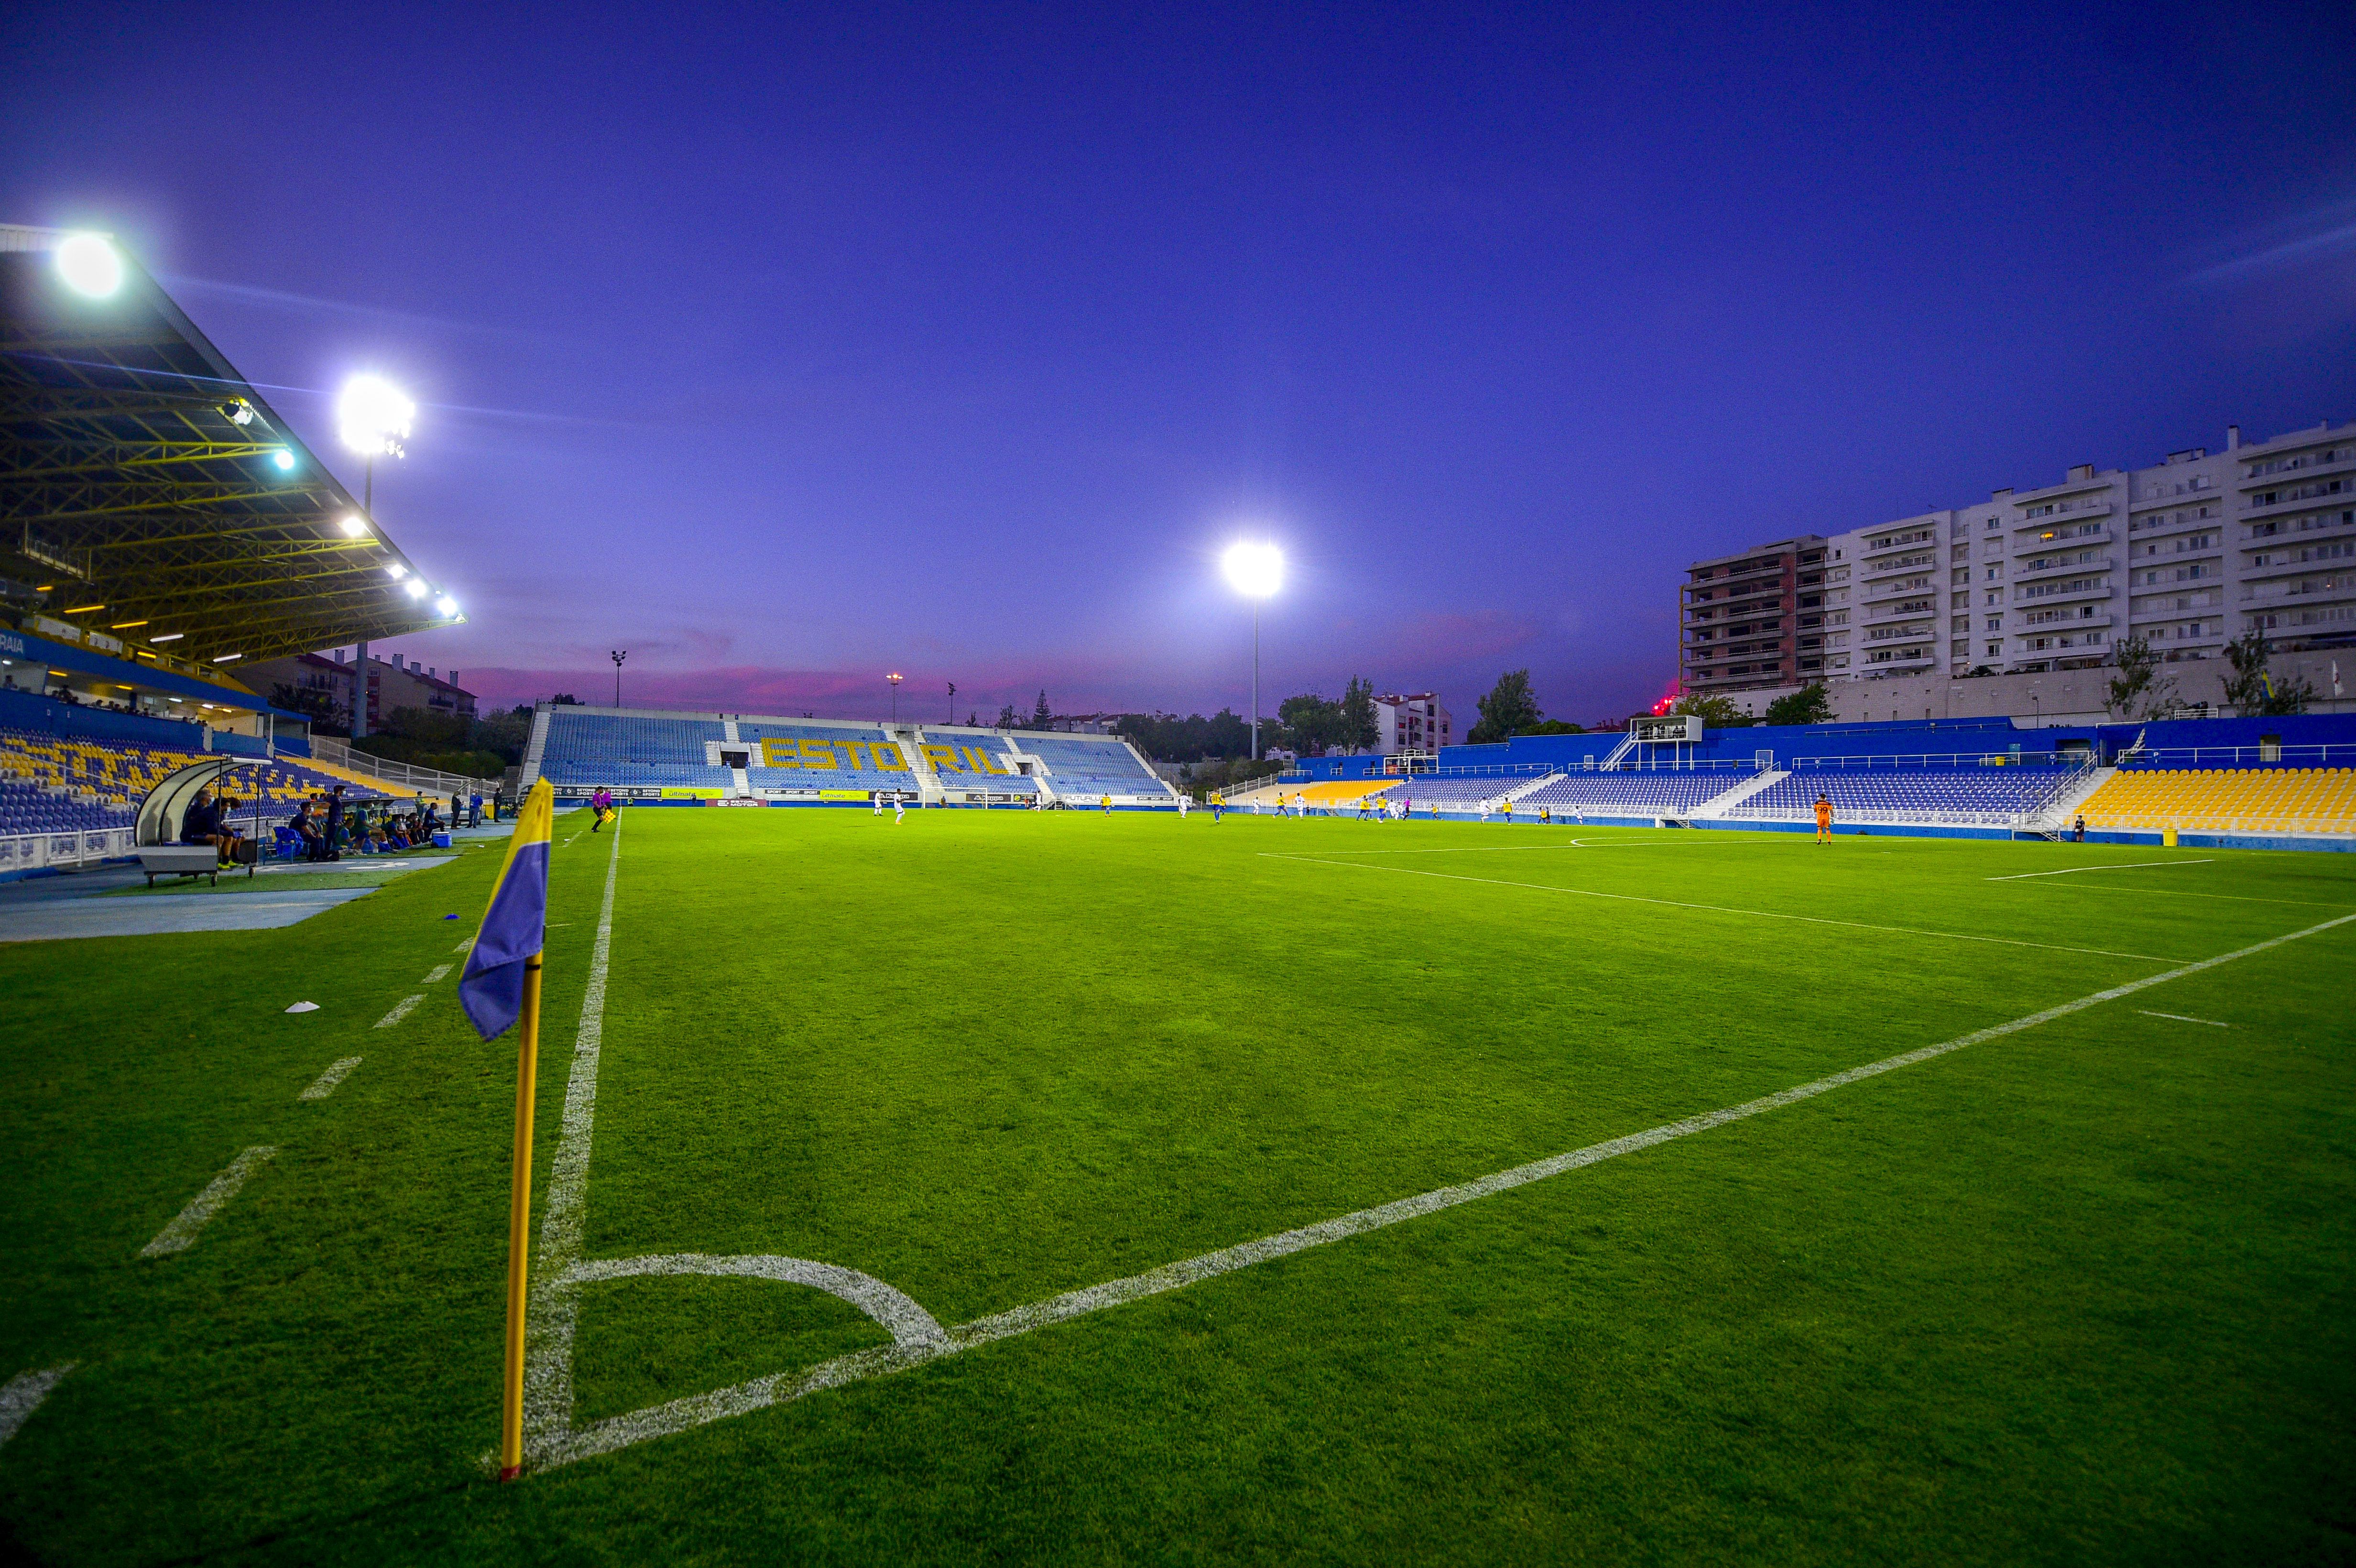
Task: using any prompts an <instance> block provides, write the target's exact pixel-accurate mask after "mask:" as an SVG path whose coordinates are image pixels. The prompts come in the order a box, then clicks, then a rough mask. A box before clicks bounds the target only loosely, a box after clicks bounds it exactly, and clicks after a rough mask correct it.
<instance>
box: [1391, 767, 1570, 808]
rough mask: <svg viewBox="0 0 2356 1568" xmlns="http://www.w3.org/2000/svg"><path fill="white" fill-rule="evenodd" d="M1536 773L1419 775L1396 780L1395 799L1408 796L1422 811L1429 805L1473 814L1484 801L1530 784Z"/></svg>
mask: <svg viewBox="0 0 2356 1568" xmlns="http://www.w3.org/2000/svg"><path fill="white" fill-rule="evenodd" d="M1534 776H1535V775H1534V774H1530V773H1521V774H1512V773H1507V774H1498V773H1474V774H1471V775H1469V776H1468V775H1462V774H1451V773H1418V774H1416V775H1415V776H1414V777H1412V778H1405V779H1400V780H1398V781H1397V787H1396V791H1395V794H1394V796H1393V798H1397V797H1398V796H1399V795H1404V796H1406V797H1407V798H1408V800H1411V801H1413V802H1414V803H1415V809H1416V810H1418V811H1421V810H1423V809H1425V808H1426V807H1428V806H1430V807H1437V808H1438V809H1440V810H1441V811H1471V810H1472V809H1473V808H1474V807H1475V806H1477V805H1480V803H1481V802H1483V801H1484V800H1492V799H1494V798H1495V797H1496V796H1498V795H1505V794H1508V793H1510V792H1512V791H1514V790H1517V789H1519V788H1521V787H1522V786H1523V785H1524V784H1528V783H1529V782H1530V780H1531V778H1532V777H1534Z"/></svg>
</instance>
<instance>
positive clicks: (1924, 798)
mask: <svg viewBox="0 0 2356 1568" xmlns="http://www.w3.org/2000/svg"><path fill="white" fill-rule="evenodd" d="M2074 772H2075V770H2074V769H2072V768H2070V767H2068V766H2066V765H2063V766H2054V767H1972V766H1965V767H1959V768H1858V769H1841V768H1805V767H1804V768H1802V769H1800V770H1799V771H1798V772H1796V773H1793V774H1792V775H1791V776H1790V777H1788V778H1783V779H1778V780H1776V781H1775V783H1773V784H1769V785H1768V786H1767V787H1766V788H1765V789H1763V790H1761V791H1760V792H1759V793H1758V794H1757V795H1752V796H1751V798H1750V799H1749V800H1746V801H1744V802H1743V803H1742V804H1741V805H1738V806H1735V807H1733V808H1732V809H1731V810H1730V811H1729V812H1727V814H1726V815H1727V816H1730V817H1759V818H1775V819H1783V820H1794V821H1804V820H1806V819H1807V818H1808V817H1809V816H1812V815H1813V814H1814V811H1815V800H1816V796H1817V795H1819V794H1822V795H1825V796H1826V797H1827V798H1829V799H1830V800H1831V801H1832V803H1833V816H1834V818H1835V819H1836V820H1837V821H1849V822H1858V821H1862V822H1890V823H1924V824H1937V823H1946V824H1952V825H1954V826H1958V827H1968V826H1977V827H2002V826H2005V825H2007V824H2009V823H2011V822H2012V821H2014V820H2015V819H2017V818H2018V817H2019V816H2022V815H2023V814H2025V813H2027V812H2030V811H2033V810H2035V809H2036V808H2037V807H2038V806H2040V805H2043V804H2045V802H2046V801H2047V800H2049V799H2051V796H2052V794H2053V792H2054V791H2055V790H2056V789H2058V788H2060V787H2061V784H2063V783H2064V782H2066V781H2067V780H2068V779H2069V778H2071V777H2072V776H2073V774H2074Z"/></svg>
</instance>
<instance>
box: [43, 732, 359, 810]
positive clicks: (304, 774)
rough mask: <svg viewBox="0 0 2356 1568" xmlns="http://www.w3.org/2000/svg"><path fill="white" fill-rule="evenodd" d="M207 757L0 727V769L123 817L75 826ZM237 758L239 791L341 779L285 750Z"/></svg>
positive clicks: (133, 804)
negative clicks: (274, 754)
mask: <svg viewBox="0 0 2356 1568" xmlns="http://www.w3.org/2000/svg"><path fill="white" fill-rule="evenodd" d="M208 760H209V758H208V757H207V755H206V754H205V753H203V752H176V751H167V750H165V749H163V748H161V747H155V746H134V745H125V744H120V743H113V742H107V741H90V740H80V739H70V738H65V737H59V736H56V735H45V734H34V733H29V732H27V731H13V730H12V731H0V777H5V776H9V775H14V777H15V778H16V779H17V780H19V781H22V782H23V783H25V784H28V785H32V786H46V788H48V789H63V790H67V791H70V792H71V793H72V794H73V795H81V796H94V797H96V798H95V801H94V802H85V803H84V804H85V805H87V806H88V808H89V809H91V810H97V811H101V812H112V813H115V814H117V815H119V816H120V817H121V821H120V822H117V821H116V820H114V819H113V818H112V817H109V818H108V819H107V820H104V821H101V820H98V819H97V818H95V817H92V818H90V819H88V820H86V821H77V822H76V823H75V824H74V825H75V826H85V827H115V826H123V825H127V824H128V823H129V822H130V821H131V820H132V819H133V817H134V816H136V814H137V809H138V805H139V803H140V802H141V801H142V800H144V799H145V798H146V795H147V792H148V791H149V790H151V789H153V788H155V785H156V784H159V783H161V782H162V781H163V780H164V779H165V778H166V777H167V776H169V775H170V774H172V773H176V772H177V771H178V770H179V769H181V768H184V767H187V765H188V764H189V763H200V762H205V761H208ZM236 761H237V762H238V763H240V766H239V768H238V771H237V772H236V773H235V774H234V775H232V778H231V780H230V784H229V786H228V787H229V789H230V794H232V795H236V796H237V797H238V798H240V799H260V800H262V801H265V802H278V801H296V800H302V799H305V798H306V797H308V796H309V795H313V794H314V793H316V792H320V791H324V790H326V789H327V788H329V787H330V786H331V785H333V784H337V783H342V782H344V781H343V780H341V779H337V778H331V777H329V776H328V775H327V774H326V773H321V772H319V771H318V770H316V768H314V767H312V766H311V765H309V764H308V763H297V762H295V761H293V760H292V759H289V758H284V757H281V758H277V759H274V760H269V761H264V760H262V759H259V758H254V759H246V758H239V759H236ZM344 793H345V795H346V796H347V797H348V798H350V799H353V800H382V799H386V798H389V796H388V794H387V792H385V791H384V790H382V789H381V788H380V787H378V788H371V787H369V786H365V785H361V786H353V787H347V789H346V790H345V792H344ZM0 831H5V829H0ZM27 831H37V829H27Z"/></svg>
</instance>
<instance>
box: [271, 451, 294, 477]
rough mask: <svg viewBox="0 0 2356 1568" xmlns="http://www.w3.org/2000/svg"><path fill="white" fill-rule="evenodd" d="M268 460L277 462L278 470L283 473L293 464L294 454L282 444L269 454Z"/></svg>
mask: <svg viewBox="0 0 2356 1568" xmlns="http://www.w3.org/2000/svg"><path fill="white" fill-rule="evenodd" d="M270 461H271V462H273V463H275V464H278V469H279V472H280V473H282V474H283V473H284V472H285V471H286V470H287V469H289V468H292V467H294V466H295V454H294V453H291V452H289V451H287V450H286V449H285V448H284V447H283V446H282V447H280V448H279V449H278V450H277V451H275V452H273V453H271V454H270Z"/></svg>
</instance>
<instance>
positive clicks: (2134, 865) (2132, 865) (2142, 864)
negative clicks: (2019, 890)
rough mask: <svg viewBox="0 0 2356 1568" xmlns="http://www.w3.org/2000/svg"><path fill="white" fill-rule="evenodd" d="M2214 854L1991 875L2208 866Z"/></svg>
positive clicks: (2015, 877)
mask: <svg viewBox="0 0 2356 1568" xmlns="http://www.w3.org/2000/svg"><path fill="white" fill-rule="evenodd" d="M2216 859H2217V858H2216V857H2215V856H2214V855H2203V856H2202V857H2201V859H2197V860H2128V861H2126V862H2124V863H2122V864H2120V865H2116V866H2067V867H2064V868H2063V869H2061V870H2058V871H2015V872H2014V873H2013V874H2012V875H2011V876H2008V877H1989V878H1987V880H1988V881H1991V882H2025V881H2027V880H2029V879H2030V878H2031V877H2074V876H2076V875H2077V874H2078V873H2079V872H2081V871H2147V870H2149V869H2152V868H2153V867H2155V866H2207V865H2211V864H2213V863H2214V862H2215V860H2216Z"/></svg>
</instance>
